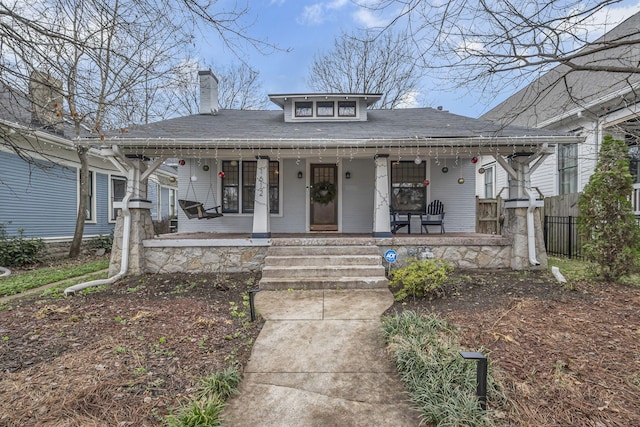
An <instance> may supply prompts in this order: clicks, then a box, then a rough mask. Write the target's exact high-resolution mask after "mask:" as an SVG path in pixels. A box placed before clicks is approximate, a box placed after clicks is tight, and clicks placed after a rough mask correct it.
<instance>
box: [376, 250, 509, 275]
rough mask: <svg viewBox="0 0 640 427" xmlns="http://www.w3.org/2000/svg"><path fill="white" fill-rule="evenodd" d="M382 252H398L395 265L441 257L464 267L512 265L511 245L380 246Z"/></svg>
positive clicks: (491, 267)
mask: <svg viewBox="0 0 640 427" xmlns="http://www.w3.org/2000/svg"><path fill="white" fill-rule="evenodd" d="M379 248H380V254H381V255H383V256H384V253H385V252H386V251H387V250H389V249H393V250H395V251H396V252H397V253H398V261H397V262H396V265H395V267H398V266H402V265H404V264H406V262H407V261H408V260H410V259H414V258H423V257H424V258H440V259H444V260H446V261H448V262H450V263H451V264H453V265H454V266H455V267H458V268H464V269H481V268H487V269H499V268H510V266H511V245H456V246H447V245H442V246H440V245H438V246H428V245H421V246H414V245H406V246H405V245H402V246H401V245H393V246H379Z"/></svg>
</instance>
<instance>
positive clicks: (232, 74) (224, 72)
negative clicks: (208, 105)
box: [216, 64, 268, 110]
mask: <svg viewBox="0 0 640 427" xmlns="http://www.w3.org/2000/svg"><path fill="white" fill-rule="evenodd" d="M216 75H217V76H218V79H219V80H220V85H219V88H218V98H219V103H220V108H224V109H232V110H260V109H264V108H266V106H267V103H268V99H267V96H266V95H265V94H264V93H263V91H262V84H261V82H260V73H259V72H258V71H256V70H254V69H252V68H251V67H249V66H247V65H245V64H239V65H229V66H227V67H225V68H221V69H218V70H216Z"/></svg>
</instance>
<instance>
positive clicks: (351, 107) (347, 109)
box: [338, 101, 356, 117]
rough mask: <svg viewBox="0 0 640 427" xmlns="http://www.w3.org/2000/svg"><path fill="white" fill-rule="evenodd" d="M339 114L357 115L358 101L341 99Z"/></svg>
mask: <svg viewBox="0 0 640 427" xmlns="http://www.w3.org/2000/svg"><path fill="white" fill-rule="evenodd" d="M338 116H339V117H355V116H356V101H339V102H338Z"/></svg>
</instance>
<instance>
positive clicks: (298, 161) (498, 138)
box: [80, 71, 581, 274]
mask: <svg viewBox="0 0 640 427" xmlns="http://www.w3.org/2000/svg"><path fill="white" fill-rule="evenodd" d="M199 77H200V91H201V93H200V114H196V115H191V116H186V117H179V118H174V119H170V120H164V121H160V122H157V123H152V124H149V125H144V126H134V127H132V128H130V129H127V130H126V132H118V133H113V134H106V135H104V138H103V139H98V138H85V139H83V140H82V141H80V143H82V144H87V145H89V146H92V147H96V148H98V147H99V148H100V150H101V153H102V155H103V156H104V157H105V158H107V159H109V160H111V161H112V162H114V163H117V162H119V161H121V160H122V159H123V158H124V156H128V157H129V158H136V159H139V160H137V162H136V164H135V165H134V166H133V167H132V168H129V166H126V167H127V168H129V176H130V177H131V179H133V180H134V181H136V180H137V179H138V177H140V176H143V175H144V174H145V173H149V172H150V171H152V170H153V169H154V168H155V167H157V166H158V165H159V164H162V162H163V161H164V160H165V159H167V158H175V159H177V160H178V188H179V198H180V200H182V208H183V209H181V210H179V212H178V233H177V234H175V235H170V236H164V237H163V238H155V239H152V236H151V235H150V232H149V230H148V229H146V230H145V225H144V224H146V222H145V216H147V213H146V211H147V210H148V205H147V204H146V202H145V200H144V196H143V195H141V194H139V193H137V191H138V188H139V186H138V185H134V186H133V187H134V188H133V189H132V193H131V194H130V195H129V194H128V195H127V197H125V199H126V201H125V203H126V204H127V206H126V207H127V208H128V209H123V212H125V213H126V214H127V215H128V216H127V217H126V218H124V219H123V222H122V224H123V225H122V228H121V229H118V228H117V229H116V237H118V236H120V237H121V239H122V240H123V241H124V243H123V241H122V240H121V241H118V242H117V243H116V249H118V250H120V251H123V252H124V254H123V255H122V260H120V259H118V256H119V255H114V258H112V273H113V274H115V272H116V271H118V269H120V272H121V273H122V272H123V270H125V269H126V268H128V269H130V270H131V271H132V272H167V271H219V270H220V269H227V270H231V269H233V268H245V267H247V266H248V265H252V266H253V267H252V268H261V266H262V262H263V259H264V256H265V252H264V251H265V250H266V249H265V248H269V247H271V246H277V245H282V244H284V243H282V241H283V239H289V240H290V241H297V242H298V244H299V245H310V244H321V245H338V244H339V243H336V241H338V240H340V239H342V240H340V241H341V242H342V243H340V244H352V245H353V244H355V245H369V246H377V247H379V248H380V252H381V253H385V252H386V251H387V250H388V249H395V250H399V251H400V252H401V253H402V254H408V255H412V254H420V255H422V256H438V257H443V258H447V259H450V260H451V261H452V262H454V263H455V264H456V265H460V266H465V267H511V268H527V267H529V266H531V265H538V264H541V263H544V262H546V257H545V255H544V245H543V244H542V242H541V234H540V233H539V232H538V231H539V229H540V222H539V218H537V219H536V210H537V207H538V206H539V203H538V201H537V200H536V196H535V195H534V194H533V193H532V192H531V189H530V188H529V187H530V186H529V176H530V173H531V172H532V171H533V170H535V168H536V167H537V166H538V165H539V164H540V161H541V160H542V159H544V158H545V157H546V156H548V155H549V154H550V153H552V152H554V150H555V146H556V145H564V144H574V143H578V142H580V141H581V138H580V137H578V136H573V135H565V134H562V133H558V132H552V131H548V130H540V129H530V128H524V127H518V126H501V125H497V124H495V123H493V122H490V121H486V120H478V119H472V118H468V117H463V116H459V115H455V114H451V113H449V112H446V111H442V110H440V109H432V108H417V109H399V110H371V109H368V108H367V107H368V106H370V105H372V104H373V103H375V102H376V101H377V100H378V99H379V98H380V94H370V93H348V94H336V93H305V94H299V93H298V94H293V93H292V94H275V95H270V96H269V99H270V100H271V101H272V102H273V103H274V104H275V105H277V107H279V108H278V109H276V110H263V111H257V110H238V111H236V110H220V109H219V108H218V102H217V96H216V94H217V85H218V81H217V79H216V78H215V76H214V75H213V74H212V73H211V72H210V71H201V72H200V73H199ZM481 156H494V157H495V158H496V161H498V162H500V164H502V165H503V166H504V167H505V168H507V169H509V170H510V171H511V172H512V173H513V176H514V179H513V180H512V181H511V183H512V186H513V188H512V196H513V197H512V198H513V200H512V201H511V204H510V205H508V207H509V209H510V211H511V212H512V213H513V216H512V217H510V219H509V224H510V226H509V227H507V228H508V235H507V236H490V235H489V236H486V235H485V236H482V235H477V234H475V221H476V217H475V181H476V177H477V173H476V161H477V159H478V158H480V157H481ZM144 159H150V161H148V162H147V161H145V160H144ZM436 200H438V201H439V202H440V203H441V204H442V205H443V206H444V211H445V214H446V218H445V222H446V227H445V230H446V233H444V234H436V233H440V232H441V231H442V229H441V227H438V226H437V227H431V226H429V225H423V220H424V218H421V217H420V214H421V213H422V214H424V213H425V212H426V209H427V207H428V206H429V205H430V204H431V203H432V202H433V201H436ZM123 208H124V206H123ZM390 212H397V213H399V214H400V215H402V218H403V219H402V220H401V222H396V221H395V220H394V219H393V218H392V216H391V215H390ZM400 225H403V227H402V228H399V226H400ZM427 233H429V234H427ZM321 238H326V239H328V240H324V241H322V242H321V243H318V242H317V240H318V239H321ZM331 239H333V240H331ZM221 247H224V248H225V250H226V252H224V254H222V252H220V251H221V249H219V248H221ZM215 248H218V249H215ZM229 248H233V249H229ZM461 248H464V249H461ZM470 248H473V249H470ZM215 251H218V252H217V255H215V256H213V255H211V256H210V254H211V252H215ZM114 253H116V254H117V253H118V252H117V251H115V252H114ZM537 257H539V258H540V260H537V259H536V258H537ZM123 260H124V261H125V263H124V264H126V268H124V267H122V265H123V263H122V262H121V261H123ZM393 260H394V259H393V257H392V258H391V261H393ZM243 266H244V267H243ZM216 269H217V270H216Z"/></svg>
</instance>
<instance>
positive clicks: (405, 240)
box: [152, 232, 511, 246]
mask: <svg viewBox="0 0 640 427" xmlns="http://www.w3.org/2000/svg"><path fill="white" fill-rule="evenodd" d="M184 240H191V241H196V240H202V241H207V240H208V241H212V242H213V241H225V242H231V241H244V242H252V241H253V242H256V243H258V242H261V243H262V244H260V246H264V242H265V241H267V242H269V243H268V244H270V245H273V246H292V245H384V246H389V245H414V244H415V245H430V246H431V245H433V246H459V245H473V246H477V245H487V246H494V245H508V244H510V242H511V238H509V237H504V236H501V235H495V234H480V233H444V234H437V233H434V234H406V233H398V234H394V235H393V236H391V237H373V236H372V235H371V234H368V233H334V232H333V233H332V232H312V233H272V234H271V238H269V239H252V238H251V234H250V233H211V232H195V233H194V232H188V233H180V232H178V233H168V234H161V235H159V236H155V237H154V238H153V240H152V241H156V242H157V243H159V244H160V243H161V242H163V241H164V242H167V241H184ZM167 243H168V242H167ZM193 243H195V242H193ZM220 243H222V242H220Z"/></svg>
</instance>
